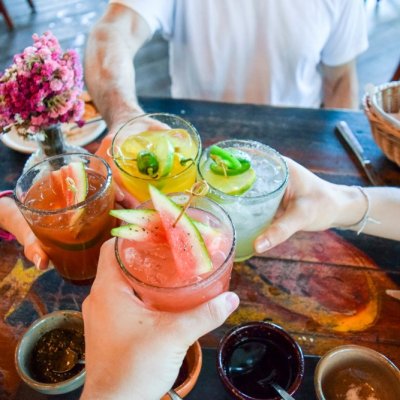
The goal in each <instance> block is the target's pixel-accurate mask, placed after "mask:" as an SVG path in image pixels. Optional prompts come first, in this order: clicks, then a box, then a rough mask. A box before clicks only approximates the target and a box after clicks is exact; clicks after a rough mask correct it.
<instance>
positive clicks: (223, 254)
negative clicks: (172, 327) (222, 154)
mask: <svg viewBox="0 0 400 400" xmlns="http://www.w3.org/2000/svg"><path fill="white" fill-rule="evenodd" d="M158 193H160V192H158ZM161 196H162V197H164V198H167V197H166V196H165V195H162V194H161ZM168 198H169V199H171V200H172V201H171V200H168V201H169V202H170V203H172V202H173V203H172V204H174V203H175V204H177V205H183V204H186V202H187V200H188V198H189V196H188V195H186V194H171V195H169V196H168ZM159 199H160V197H158V199H155V198H154V195H152V201H148V202H146V203H144V204H142V205H141V206H140V208H139V209H136V210H124V211H125V212H127V213H128V214H129V212H130V211H133V213H131V215H132V214H133V217H131V216H130V215H128V214H125V215H124V211H121V212H119V210H117V211H116V213H117V215H118V217H119V218H122V219H125V220H128V221H134V222H135V223H136V225H123V226H121V227H120V228H115V229H114V230H113V231H117V232H116V235H117V236H125V238H121V237H118V238H117V240H116V256H117V259H118V262H119V264H120V267H121V270H122V271H123V273H124V275H125V276H126V278H127V279H128V281H129V282H130V284H131V285H132V288H133V289H134V291H135V293H136V294H137V295H138V296H139V297H140V298H141V299H142V300H143V302H144V303H145V304H146V305H147V306H149V307H151V308H155V309H159V310H163V311H172V312H176V311H181V310H186V309H190V308H193V307H195V306H197V305H199V304H201V303H203V302H205V301H208V300H210V299H212V298H213V297H215V296H216V295H218V294H220V293H222V292H223V291H226V290H228V288H229V281H230V276H231V271H232V265H233V257H234V248H235V232H234V228H233V225H232V222H231V220H230V218H229V216H228V215H227V214H226V213H225V211H224V210H223V209H222V208H221V207H220V206H219V205H218V204H216V203H215V202H213V201H211V200H210V199H208V198H195V199H193V201H192V203H191V206H190V208H189V209H188V210H187V212H186V213H185V215H184V217H183V218H181V219H180V220H179V222H178V223H177V224H176V225H175V226H174V221H175V220H176V216H177V215H178V214H179V212H180V210H181V207H176V206H175V207H176V210H177V211H176V212H177V214H173V213H170V210H169V209H168V207H166V208H163V205H161V207H160V205H159V202H160V201H159ZM162 201H163V199H162V198H161V202H162ZM156 203H157V204H156ZM153 208H156V209H157V210H153ZM114 215H116V214H114ZM184 220H185V221H184ZM142 222H143V223H142ZM132 226H133V227H134V228H133V229H134V231H132V228H131V231H130V232H129V227H132ZM125 228H126V231H127V233H125V232H123V230H124V229H125ZM135 229H136V230H135ZM143 232H145V233H144V236H142V235H143ZM127 237H131V238H133V240H132V239H128V238H127Z"/></svg>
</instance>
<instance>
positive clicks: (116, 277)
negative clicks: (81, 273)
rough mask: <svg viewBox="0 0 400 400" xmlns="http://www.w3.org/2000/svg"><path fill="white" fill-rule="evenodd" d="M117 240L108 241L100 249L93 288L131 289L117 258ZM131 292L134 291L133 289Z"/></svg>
mask: <svg viewBox="0 0 400 400" xmlns="http://www.w3.org/2000/svg"><path fill="white" fill-rule="evenodd" d="M115 242H116V240H115V238H113V239H110V240H107V241H106V242H105V243H103V245H102V246H101V249H100V256H99V262H98V265H97V273H96V278H95V281H94V283H93V286H103V285H105V286H107V287H112V286H113V287H123V288H125V287H129V285H128V283H127V282H126V280H125V278H124V277H123V275H122V273H121V270H120V266H119V264H118V261H117V258H116V256H115ZM129 290H130V291H132V289H130V287H129Z"/></svg>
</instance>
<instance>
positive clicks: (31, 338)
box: [15, 311, 86, 394]
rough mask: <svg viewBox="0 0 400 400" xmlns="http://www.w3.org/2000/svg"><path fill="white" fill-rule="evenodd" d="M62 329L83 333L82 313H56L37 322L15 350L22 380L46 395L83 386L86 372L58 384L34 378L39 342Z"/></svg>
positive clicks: (17, 366)
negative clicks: (49, 333) (35, 348)
mask: <svg viewBox="0 0 400 400" xmlns="http://www.w3.org/2000/svg"><path fill="white" fill-rule="evenodd" d="M56 328H60V329H66V328H70V329H76V330H81V331H83V319H82V313H80V312H79V311H55V312H52V313H50V314H46V315H44V316H43V317H41V318H39V319H38V320H36V321H35V322H34V323H33V324H32V325H31V326H30V327H29V328H28V330H27V331H26V332H25V334H24V335H23V336H22V338H21V339H20V341H19V342H18V344H17V348H16V350H15V365H16V368H17V372H18V374H19V376H20V377H21V379H22V380H23V381H24V382H25V383H26V384H27V385H29V386H30V387H31V388H32V389H35V390H36V391H38V392H40V393H44V394H63V393H67V392H71V391H72V390H75V389H77V388H79V387H80V386H82V385H83V383H84V381H85V375H86V370H85V368H83V369H82V370H81V371H80V372H79V373H78V374H77V375H75V376H73V377H71V378H69V379H67V380H65V381H62V382H58V383H43V382H39V381H37V380H36V379H34V378H33V376H32V372H31V366H30V363H31V354H32V351H33V349H34V347H35V345H36V343H37V342H38V340H39V339H40V338H41V337H42V336H43V335H44V334H45V333H47V332H49V331H51V330H53V329H56Z"/></svg>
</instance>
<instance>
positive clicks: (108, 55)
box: [85, 4, 151, 134]
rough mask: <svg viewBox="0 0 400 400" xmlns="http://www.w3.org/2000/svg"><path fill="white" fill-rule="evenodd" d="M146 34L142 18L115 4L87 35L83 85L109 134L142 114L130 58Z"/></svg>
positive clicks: (132, 57)
mask: <svg viewBox="0 0 400 400" xmlns="http://www.w3.org/2000/svg"><path fill="white" fill-rule="evenodd" d="M150 35H151V32H150V28H149V27H148V25H147V23H146V22H145V21H144V19H143V18H142V17H140V16H139V15H138V14H137V13H135V12H134V11H133V10H131V9H129V8H127V7H125V6H122V5H119V4H110V5H109V6H108V8H107V11H106V13H105V14H104V16H103V17H102V18H101V19H100V20H99V22H97V23H96V25H95V26H94V28H93V30H92V31H91V33H90V35H89V38H88V42H87V47H86V54H85V79H86V85H87V87H88V90H89V92H90V95H91V96H92V98H93V100H94V102H95V104H96V107H97V108H98V110H99V112H100V114H101V115H102V116H103V117H104V119H105V121H106V123H107V126H108V129H109V132H110V133H111V134H114V133H115V132H116V130H117V128H118V127H119V126H120V125H121V124H122V123H124V122H126V121H127V120H128V119H131V118H132V117H133V116H134V115H136V114H142V113H143V111H142V110H141V108H140V106H139V104H138V101H137V98H136V88H135V70H134V65H133V59H134V57H135V55H136V53H137V51H138V50H139V49H140V47H141V46H142V45H143V44H144V43H145V42H146V40H148V39H149V38H150Z"/></svg>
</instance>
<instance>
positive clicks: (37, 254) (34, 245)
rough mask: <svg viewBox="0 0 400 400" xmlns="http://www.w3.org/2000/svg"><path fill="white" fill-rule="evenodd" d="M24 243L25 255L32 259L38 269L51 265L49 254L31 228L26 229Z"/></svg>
mask: <svg viewBox="0 0 400 400" xmlns="http://www.w3.org/2000/svg"><path fill="white" fill-rule="evenodd" d="M22 243H23V246H24V254H25V257H26V258H27V259H28V260H30V261H32V262H33V263H34V264H35V266H36V268H37V269H39V270H45V269H47V267H48V265H49V256H48V255H47V254H46V252H45V251H44V250H43V248H42V246H41V245H40V242H39V240H38V239H37V238H36V236H35V235H34V234H33V232H32V231H31V230H30V228H27V229H26V230H25V231H24V233H23V241H22Z"/></svg>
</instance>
